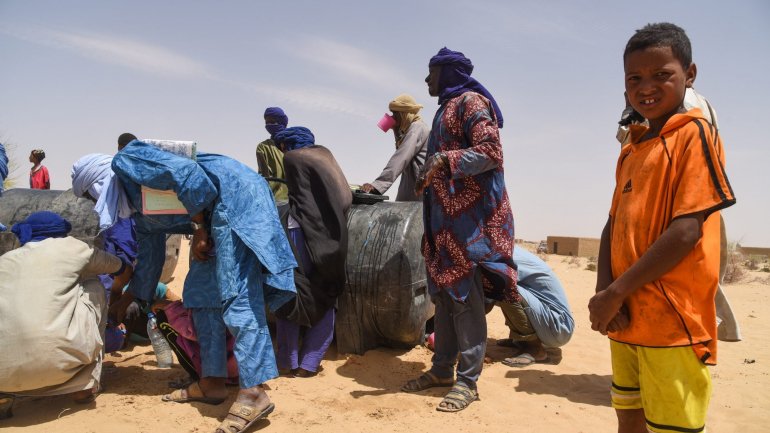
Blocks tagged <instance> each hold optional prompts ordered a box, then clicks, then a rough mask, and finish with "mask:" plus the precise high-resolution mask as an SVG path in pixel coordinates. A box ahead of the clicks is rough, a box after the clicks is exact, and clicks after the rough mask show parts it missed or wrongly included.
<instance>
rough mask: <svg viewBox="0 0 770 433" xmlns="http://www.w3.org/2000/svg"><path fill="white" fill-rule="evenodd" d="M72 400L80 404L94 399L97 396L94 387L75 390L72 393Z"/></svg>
mask: <svg viewBox="0 0 770 433" xmlns="http://www.w3.org/2000/svg"><path fill="white" fill-rule="evenodd" d="M70 396H71V397H72V401H74V402H75V403H78V404H85V403H90V402H92V401H94V398H96V396H95V395H94V390H93V388H88V389H84V390H82V391H75V392H73V393H72V394H70Z"/></svg>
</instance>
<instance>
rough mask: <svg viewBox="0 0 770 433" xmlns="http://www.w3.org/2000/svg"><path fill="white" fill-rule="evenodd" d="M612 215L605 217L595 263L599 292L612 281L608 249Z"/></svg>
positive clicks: (597, 289) (597, 290)
mask: <svg viewBox="0 0 770 433" xmlns="http://www.w3.org/2000/svg"><path fill="white" fill-rule="evenodd" d="M611 226H612V217H609V218H607V224H605V225H604V230H602V237H601V241H599V258H598V261H597V264H596V292H597V293H598V292H601V291H602V290H604V289H606V288H607V286H609V285H610V283H612V256H611V254H612V253H611V251H610V228H611Z"/></svg>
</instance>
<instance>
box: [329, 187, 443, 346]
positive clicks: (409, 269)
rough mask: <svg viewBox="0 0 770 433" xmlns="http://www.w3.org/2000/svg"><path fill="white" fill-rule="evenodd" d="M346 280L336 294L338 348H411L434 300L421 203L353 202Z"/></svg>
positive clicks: (422, 332)
mask: <svg viewBox="0 0 770 433" xmlns="http://www.w3.org/2000/svg"><path fill="white" fill-rule="evenodd" d="M348 233H349V234H348V236H349V240H348V257H347V286H346V288H345V290H344V291H343V293H342V294H341V295H340V297H339V299H338V306H339V309H338V312H337V318H336V327H335V328H336V329H335V331H336V337H337V350H338V351H339V352H340V353H356V354H362V353H364V352H365V351H367V350H369V349H373V348H375V347H377V346H381V345H384V346H389V347H397V348H411V347H413V346H414V345H416V344H421V343H422V342H423V340H424V337H425V322H426V321H427V320H428V319H429V318H430V317H432V316H433V311H434V306H433V303H432V302H431V300H430V297H429V296H428V293H427V286H426V276H425V261H424V259H423V257H422V253H421V251H420V242H421V239H422V233H423V228H422V204H421V203H419V202H381V203H377V204H373V205H353V207H352V209H351V211H350V215H349V216H348Z"/></svg>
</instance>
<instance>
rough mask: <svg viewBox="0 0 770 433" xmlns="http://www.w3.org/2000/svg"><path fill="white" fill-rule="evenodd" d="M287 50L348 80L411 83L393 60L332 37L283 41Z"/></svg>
mask: <svg viewBox="0 0 770 433" xmlns="http://www.w3.org/2000/svg"><path fill="white" fill-rule="evenodd" d="M283 44H285V48H286V50H285V52H286V54H288V55H294V56H296V57H297V58H299V59H302V60H305V61H308V62H311V63H313V64H315V65H317V66H320V67H322V68H324V69H326V70H327V71H330V72H332V73H334V74H338V75H339V76H340V79H341V80H342V81H345V82H353V83H355V82H362V83H365V84H374V85H377V86H382V85H383V84H387V83H404V82H409V77H408V75H407V74H406V73H404V72H403V71H402V70H400V69H399V68H397V67H395V66H394V64H393V62H389V61H388V60H387V59H383V58H381V57H380V56H378V55H376V53H375V54H373V53H372V52H371V51H367V50H363V49H361V48H357V47H355V46H353V45H349V44H345V43H342V42H338V41H333V40H331V39H326V38H322V37H318V36H312V37H311V36H306V37H302V38H300V40H298V41H296V42H293V43H292V42H283Z"/></svg>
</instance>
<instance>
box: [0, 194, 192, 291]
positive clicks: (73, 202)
mask: <svg viewBox="0 0 770 433" xmlns="http://www.w3.org/2000/svg"><path fill="white" fill-rule="evenodd" d="M42 210H47V211H51V212H56V213H57V214H59V215H61V216H62V218H64V219H66V220H67V221H69V222H70V224H72V231H71V232H70V236H72V237H75V238H77V239H80V240H81V241H83V242H85V243H87V244H89V245H94V240H95V238H96V235H97V234H98V233H99V218H97V216H96V213H95V212H94V204H93V202H91V201H89V200H86V199H84V198H78V197H76V196H75V194H73V193H72V190H71V189H68V190H67V191H58V190H41V189H25V188H16V189H9V190H8V191H5V192H4V193H3V195H2V196H0V223H3V224H5V225H6V226H7V227H8V231H7V232H5V233H0V255H2V254H4V253H6V252H7V251H10V250H12V249H14V248H17V247H18V246H19V243H18V240H17V239H16V236H14V235H13V233H11V232H10V229H11V226H12V225H13V224H16V223H17V222H19V221H22V220H24V219H25V218H27V217H28V216H29V215H30V214H31V213H33V212H38V211H42ZM181 242H182V236H181V235H173V236H170V237H168V238H167V239H166V262H165V264H164V266H163V274H162V275H161V279H160V280H161V281H162V282H164V283H167V282H169V281H171V277H172V275H173V273H174V269H175V268H176V263H177V260H178V258H179V248H180V246H181Z"/></svg>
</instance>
